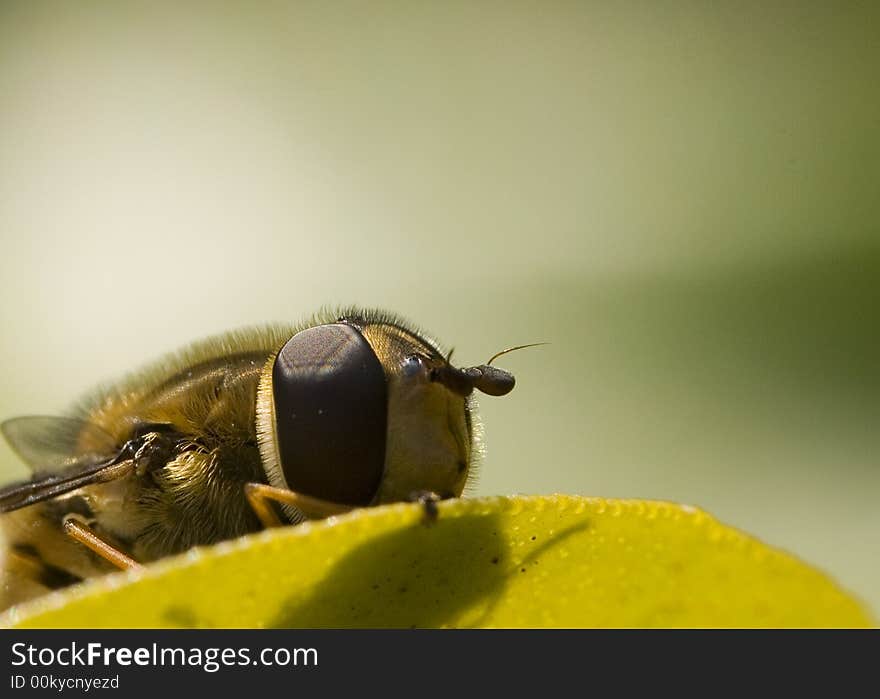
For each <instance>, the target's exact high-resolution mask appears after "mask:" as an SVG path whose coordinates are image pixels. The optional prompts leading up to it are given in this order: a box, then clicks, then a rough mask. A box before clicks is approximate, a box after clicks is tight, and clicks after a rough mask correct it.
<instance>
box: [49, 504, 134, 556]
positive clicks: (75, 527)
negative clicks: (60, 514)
mask: <svg viewBox="0 0 880 699" xmlns="http://www.w3.org/2000/svg"><path fill="white" fill-rule="evenodd" d="M63 526H64V533H65V534H67V535H68V536H69V537H70V538H71V539H73V540H74V541H78V542H79V543H81V544H82V545H83V546H85V547H86V548H87V549H89V550H90V551H93V552H94V553H96V554H98V555H99V556H100V557H101V558H103V559H104V560H105V561H108V562H109V563H112V564H113V565H115V566H116V567H117V568H120V569H122V570H132V569H139V568H142V567H143V566H142V565H141V564H140V563H138V562H137V561H135V560H134V559H133V558H130V557H129V556H127V555H126V554H124V553H123V552H122V551H120V550H119V549H118V548H117V547H116V546H114V545H113V544H111V543H110V542H109V541H107V540H106V539H104V538H103V537H101V536H99V535H98V534H96V533H95V531H94V530H93V529H92V528H91V527H90V526H89V525H88V524H86V523H85V521H83V519H82V518H81V517H80V516H79V515H75V514H69V515H67V516H66V517H65V518H64V524H63Z"/></svg>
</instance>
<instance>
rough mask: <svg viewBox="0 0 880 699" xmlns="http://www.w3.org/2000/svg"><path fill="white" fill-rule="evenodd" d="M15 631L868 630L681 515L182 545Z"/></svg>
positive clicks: (484, 517) (815, 575)
mask: <svg viewBox="0 0 880 699" xmlns="http://www.w3.org/2000/svg"><path fill="white" fill-rule="evenodd" d="M3 621H4V623H5V624H7V625H16V626H20V627H193V626H198V627H410V626H416V627H437V626H444V627H450V626H452V627H470V626H478V627H486V626H493V627H498V626H500V627H537V626H550V627H582V626H615V627H620V626H640V627H656V626H661V627H668V626H737V627H741V626H770V627H779V626H869V625H871V624H872V620H871V618H870V616H869V614H868V612H867V611H866V610H865V609H864V608H863V607H861V606H860V604H859V603H858V602H857V601H856V600H854V599H853V598H852V597H850V596H849V595H847V594H846V593H845V592H843V591H842V590H841V589H840V588H839V587H838V586H837V585H836V584H835V583H834V582H833V581H831V580H830V579H829V578H828V577H827V576H826V575H824V574H823V573H821V572H819V571H817V570H815V569H813V568H811V567H810V566H808V565H806V564H804V563H802V562H800V561H799V560H797V559H796V558H794V557H793V556H791V555H789V554H786V553H783V552H781V551H778V550H775V549H773V548H770V547H768V546H766V545H764V544H762V543H760V542H759V541H757V540H755V539H753V538H751V537H749V536H747V535H745V534H743V533H741V532H738V531H736V530H734V529H731V528H730V527H727V526H725V525H723V524H720V523H719V522H717V521H716V520H715V519H713V518H712V517H711V516H709V515H707V514H705V513H704V512H701V511H699V510H696V509H694V508H691V507H687V506H683V505H675V504H670V503H663V502H650V501H643V500H606V499H600V498H580V497H570V496H558V495H557V496H549V497H516V498H500V497H498V498H486V499H474V500H455V501H447V502H443V503H440V505H439V518H438V520H437V521H436V522H434V523H433V524H426V521H425V513H424V510H423V508H422V507H421V506H419V505H391V506H386V507H378V508H368V509H362V510H358V511H356V512H353V513H352V514H349V515H346V516H343V517H336V518H331V519H329V520H325V521H321V522H310V523H307V524H304V525H301V526H297V527H288V528H283V529H275V530H271V531H267V532H263V533H261V534H256V535H254V536H249V537H245V538H242V539H239V540H236V541H232V542H227V543H223V544H220V545H217V546H214V547H211V548H202V549H195V550H193V551H191V552H189V553H187V554H184V555H182V556H177V557H175V558H172V559H166V560H164V561H160V562H158V563H156V564H153V565H150V566H148V567H147V568H146V569H145V570H144V571H142V572H138V573H119V574H114V575H110V576H107V577H105V578H103V579H99V580H96V581H93V582H90V583H87V584H84V585H80V586H78V587H76V588H72V589H69V590H66V591H64V592H61V593H56V594H53V595H49V596H47V597H44V598H42V599H39V600H36V601H35V602H33V603H31V604H28V605H22V606H20V607H19V608H17V609H13V610H11V611H10V612H8V613H7V614H6V616H5V617H4V620H3Z"/></svg>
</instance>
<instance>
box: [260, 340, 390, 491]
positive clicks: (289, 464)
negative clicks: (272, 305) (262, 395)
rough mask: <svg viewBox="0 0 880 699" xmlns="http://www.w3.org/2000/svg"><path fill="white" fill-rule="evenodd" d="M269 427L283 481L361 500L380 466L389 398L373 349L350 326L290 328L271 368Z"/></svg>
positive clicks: (297, 488) (294, 487) (377, 479)
mask: <svg viewBox="0 0 880 699" xmlns="http://www.w3.org/2000/svg"><path fill="white" fill-rule="evenodd" d="M272 387H273V398H274V402H275V428H276V439H277V445H278V454H279V457H280V460H281V469H282V471H283V472H284V479H285V480H286V481H287V487H289V488H290V489H292V490H295V491H297V492H299V493H303V494H304V495H312V496H314V497H318V498H322V499H324V500H329V501H331V502H338V503H343V504H346V505H367V504H369V503H370V502H371V501H372V499H373V497H374V496H375V494H376V492H377V491H378V489H379V483H380V481H381V478H382V472H383V470H384V467H385V442H386V432H387V414H388V397H387V384H386V379H385V372H384V370H383V369H382V365H381V363H380V362H379V359H378V357H376V353H375V352H374V351H373V348H372V347H371V346H370V344H369V343H368V342H367V340H366V339H365V338H364V336H363V335H362V334H361V333H360V332H359V331H358V330H357V329H356V328H353V327H352V326H350V325H345V324H341V323H329V324H327V325H319V326H317V327H314V328H308V329H306V330H303V331H301V332H299V333H297V334H296V335H294V336H293V337H292V338H290V340H288V341H287V343H286V344H285V345H284V347H282V348H281V351H280V352H279V353H278V357H277V359H276V360H275V366H274V367H273V369H272Z"/></svg>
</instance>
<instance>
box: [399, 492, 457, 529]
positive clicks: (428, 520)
mask: <svg viewBox="0 0 880 699" xmlns="http://www.w3.org/2000/svg"><path fill="white" fill-rule="evenodd" d="M452 497H455V496H453V495H446V496H445V497H444V496H443V495H440V494H439V493H435V492H434V491H433V490H415V491H413V492H412V493H410V494H409V497H408V498H407V500H409V502H417V503H419V504H420V505H421V506H422V508H423V511H424V513H425V524H434V522H436V521H437V517H438V516H439V514H440V513H439V511H438V510H437V503H438V502H440V501H441V500H449V499H450V498H452Z"/></svg>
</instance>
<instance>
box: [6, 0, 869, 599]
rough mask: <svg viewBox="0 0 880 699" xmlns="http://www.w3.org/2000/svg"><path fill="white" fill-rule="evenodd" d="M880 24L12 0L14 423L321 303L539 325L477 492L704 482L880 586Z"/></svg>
mask: <svg viewBox="0 0 880 699" xmlns="http://www.w3.org/2000/svg"><path fill="white" fill-rule="evenodd" d="M878 26H880V5H877V4H876V3H848V2H843V3H818V2H771V3H766V2H737V3H733V2H731V3H726V4H724V3H709V2H698V1H695V2H674V3H656V2H631V3H619V4H617V3H598V2H596V3H588V2H582V3H556V2H544V3H537V2H532V3H519V2H516V3H510V2H505V3H500V2H499V3H432V4H427V3H405V2H399V3H392V2H388V3H361V2H359V3H324V2H314V3H306V2H296V3H294V2H290V3H280V2H260V3H240V4H236V3H193V2H190V3H185V4H184V3H169V4H163V3H158V2H144V3H138V2H125V3H118V2H106V3H94V2H76V3H69V2H52V3H44V2H29V1H22V2H13V1H11V0H2V2H0V236H2V241H3V254H2V256H0V273H2V274H0V314H2V315H0V320H2V328H3V331H4V332H3V343H2V346H0V383H2V386H3V389H4V390H3V391H2V395H0V417H10V416H13V415H19V414H27V413H55V412H60V411H62V410H64V409H65V408H66V407H67V406H68V404H69V403H70V402H71V401H72V400H73V399H74V398H75V397H77V396H78V395H79V394H81V393H82V392H84V391H87V390H88V389H89V388H90V387H91V386H93V385H94V384H95V383H97V382H101V381H104V380H107V379H112V378H113V377H115V376H118V375H119V374H121V373H124V372H126V371H128V370H130V369H132V368H134V367H136V366H138V365H139V364H141V363H142V362H144V361H148V360H150V359H151V358H153V357H155V356H156V355H157V354H160V353H162V352H165V351H167V350H171V349H174V348H176V347H178V346H180V345H182V344H185V343H186V342H188V341H190V340H193V339H197V338H200V337H202V336H205V335H207V334H211V333H215V332H220V331H223V330H226V329H229V328H233V327H236V326H241V325H247V324H253V323H259V322H264V321H278V320H298V319H300V318H301V317H302V316H304V315H307V314H309V313H311V312H312V311H314V310H316V309H317V308H318V307H320V306H322V305H327V304H330V305H333V304H349V303H356V304H360V305H377V306H383V307H387V308H390V309H394V310H396V311H398V312H400V313H402V314H404V315H405V316H408V317H410V318H412V319H414V320H416V321H417V322H419V323H421V324H422V325H423V326H424V327H425V328H427V329H429V330H430V331H431V332H433V333H435V334H436V335H437V336H438V337H440V338H441V339H442V340H443V341H444V342H446V343H447V344H450V345H454V346H455V348H456V356H457V357H458V359H459V361H462V362H469V363H479V362H482V361H485V360H486V359H487V358H488V357H489V355H491V354H492V353H494V352H495V351H496V350H498V349H501V348H503V347H506V346H509V345H512V344H518V343H523V342H535V341H548V342H551V343H552V344H550V345H549V346H547V347H542V348H536V349H530V350H527V351H523V352H520V353H516V354H512V355H510V356H509V357H505V358H504V359H503V360H502V361H501V362H499V363H500V364H501V365H503V366H504V367H505V368H508V369H510V370H511V371H513V372H514V373H515V374H516V375H517V378H518V386H517V389H516V390H515V391H514V393H512V394H511V395H510V396H509V397H507V398H504V399H490V398H485V399H484V400H483V401H482V414H483V417H484V420H485V424H486V441H487V445H488V455H487V458H486V460H485V462H484V464H483V467H482V469H481V479H480V481H479V485H478V487H477V489H476V492H477V493H479V494H494V493H515V492H520V493H550V492H570V493H582V494H588V495H604V496H621V497H647V498H659V499H669V500H675V501H679V502H687V503H692V504H695V505H699V506H701V507H703V508H705V509H707V510H709V511H710V512H712V513H714V514H715V515H717V516H718V517H719V518H721V519H723V520H724V521H727V522H729V523H731V524H734V525H736V526H738V527H740V528H742V529H745V530H747V531H749V532H751V533H753V534H756V535H758V536H759V537H761V538H762V539H764V540H766V541H768V542H770V543H773V544H776V545H779V546H782V547H784V548H787V549H789V550H791V551H793V552H795V553H796V554H798V555H800V556H801V557H802V558H804V559H806V560H808V561H811V562H813V563H815V564H817V565H819V566H820V567H822V568H824V569H826V570H828V571H829V572H831V573H833V574H834V575H835V576H836V577H837V578H838V579H839V580H840V581H841V582H842V583H843V584H844V585H845V586H846V587H848V588H850V589H851V590H853V591H855V592H856V593H857V594H858V595H860V596H861V597H862V598H864V599H866V600H867V601H869V602H870V603H871V604H872V606H873V608H874V610H875V611H880V508H878V504H877V503H878V500H880V462H878V453H880V429H878V417H880V410H878V407H880V363H878V357H880V352H878V350H880V329H878V320H880V313H878V301H880V81H878V77H877V76H878V71H877V68H878V66H880V42H878V39H877V37H878ZM0 469H2V470H3V472H4V473H8V474H9V475H10V476H11V475H13V474H14V475H17V476H20V475H22V474H23V473H24V470H23V468H22V467H21V466H20V465H19V464H17V463H16V461H15V459H14V457H13V455H12V454H11V453H10V452H9V450H8V449H7V448H6V446H5V445H2V446H0Z"/></svg>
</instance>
